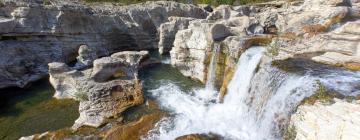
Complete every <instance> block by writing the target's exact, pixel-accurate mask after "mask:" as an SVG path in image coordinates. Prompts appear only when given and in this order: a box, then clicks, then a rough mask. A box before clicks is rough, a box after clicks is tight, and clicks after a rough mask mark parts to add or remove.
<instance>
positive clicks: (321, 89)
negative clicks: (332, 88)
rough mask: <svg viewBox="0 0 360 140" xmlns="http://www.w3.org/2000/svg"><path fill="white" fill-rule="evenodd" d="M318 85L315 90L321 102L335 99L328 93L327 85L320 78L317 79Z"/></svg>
mask: <svg viewBox="0 0 360 140" xmlns="http://www.w3.org/2000/svg"><path fill="white" fill-rule="evenodd" d="M316 85H317V87H318V89H317V90H316V91H315V96H316V97H317V98H318V99H319V100H320V101H321V102H330V101H331V100H332V99H333V97H332V96H331V95H330V94H328V91H327V89H326V87H325V86H324V85H323V84H322V83H321V82H320V80H316Z"/></svg>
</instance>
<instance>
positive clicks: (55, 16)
mask: <svg viewBox="0 0 360 140" xmlns="http://www.w3.org/2000/svg"><path fill="white" fill-rule="evenodd" d="M3 4H4V5H2V6H1V7H0V34H1V35H0V38H1V40H0V49H1V50H2V51H1V52H0V71H2V73H1V74H0V88H4V87H9V86H18V87H23V86H25V85H26V84H27V83H29V82H31V81H35V80H38V79H40V78H43V77H44V76H46V75H47V72H48V71H47V69H48V67H47V63H50V62H64V63H70V62H73V61H75V60H77V58H78V60H79V62H80V63H79V64H81V65H83V66H84V65H91V63H92V62H91V61H92V60H93V59H96V58H98V57H102V56H107V55H109V54H112V53H115V52H118V51H124V50H144V49H156V48H157V44H158V30H159V28H160V25H161V24H162V23H165V22H167V21H168V17H170V16H179V17H193V18H206V16H207V12H206V11H205V10H203V9H201V8H199V7H196V6H193V5H187V4H181V3H176V2H166V1H160V2H147V3H141V4H135V5H129V6H116V5H112V4H101V5H96V4H95V5H92V4H88V5H85V4H82V3H81V2H77V1H69V0H63V1H51V3H47V2H46V1H43V0H32V1H25V0H20V1H15V0H6V1H4V2H3ZM84 45H86V46H87V47H84ZM79 48H80V52H79V53H80V56H78V53H77V52H78V50H79ZM89 51H91V52H89ZM84 53H90V54H89V55H87V56H86V54H84Z"/></svg>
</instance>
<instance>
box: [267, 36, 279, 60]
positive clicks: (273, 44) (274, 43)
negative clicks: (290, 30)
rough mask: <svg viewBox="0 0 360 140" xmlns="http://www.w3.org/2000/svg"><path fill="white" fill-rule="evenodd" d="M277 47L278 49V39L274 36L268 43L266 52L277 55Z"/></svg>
mask: <svg viewBox="0 0 360 140" xmlns="http://www.w3.org/2000/svg"><path fill="white" fill-rule="evenodd" d="M279 49H280V44H279V39H278V38H276V39H274V40H273V41H272V42H271V43H270V45H268V47H267V54H268V55H270V56H278V55H279Z"/></svg>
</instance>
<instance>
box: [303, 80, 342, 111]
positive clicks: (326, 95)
mask: <svg viewBox="0 0 360 140" xmlns="http://www.w3.org/2000/svg"><path fill="white" fill-rule="evenodd" d="M315 84H316V85H315V86H316V87H317V90H316V91H315V93H314V94H313V95H312V96H310V97H306V98H305V99H304V100H303V101H302V103H301V104H311V105H313V104H314V103H315V102H316V101H320V102H322V103H330V102H331V101H333V99H334V98H335V97H337V95H336V94H335V93H331V92H329V91H328V90H327V89H326V87H325V86H324V85H323V84H322V83H321V82H320V80H316V83H315Z"/></svg>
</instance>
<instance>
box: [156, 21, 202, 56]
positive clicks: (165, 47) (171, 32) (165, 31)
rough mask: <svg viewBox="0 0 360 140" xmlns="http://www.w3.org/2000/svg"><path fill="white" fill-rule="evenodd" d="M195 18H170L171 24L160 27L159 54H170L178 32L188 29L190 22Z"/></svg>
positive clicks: (167, 23)
mask: <svg viewBox="0 0 360 140" xmlns="http://www.w3.org/2000/svg"><path fill="white" fill-rule="evenodd" d="M192 20H195V18H186V17H170V18H169V22H166V23H163V24H161V26H160V29H159V30H160V31H159V32H160V35H159V36H160V37H159V38H160V40H159V53H160V54H164V53H166V52H169V51H170V50H171V48H172V47H173V43H174V40H175V35H176V33H177V31H179V30H183V29H187V28H188V26H189V22H190V21H192Z"/></svg>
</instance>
